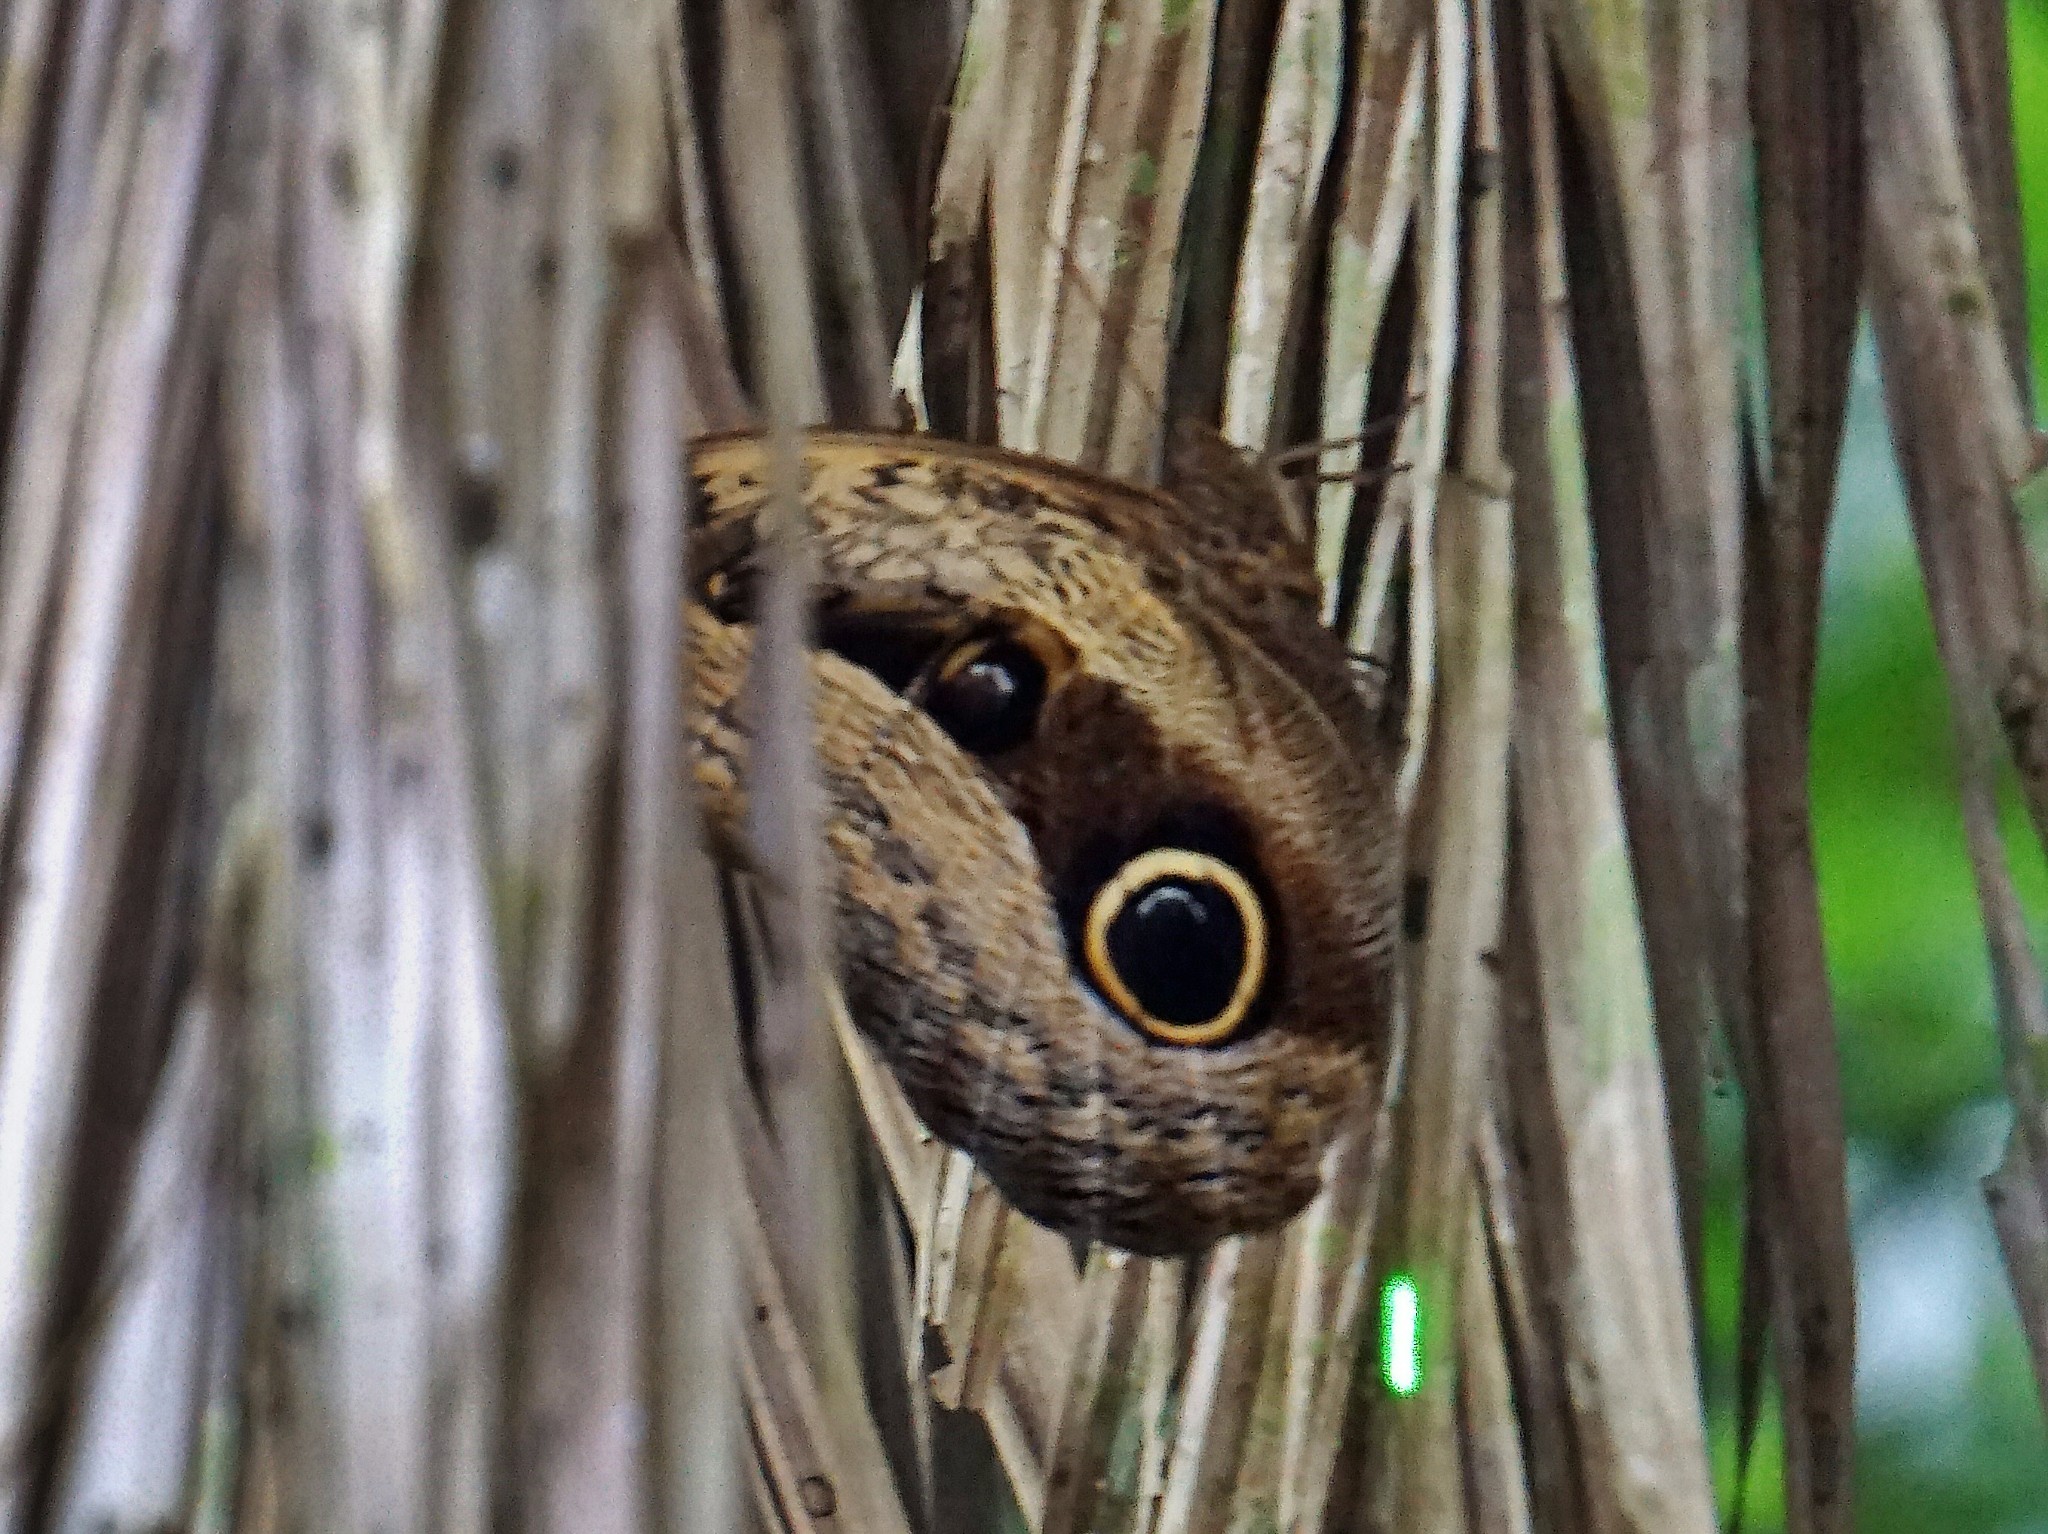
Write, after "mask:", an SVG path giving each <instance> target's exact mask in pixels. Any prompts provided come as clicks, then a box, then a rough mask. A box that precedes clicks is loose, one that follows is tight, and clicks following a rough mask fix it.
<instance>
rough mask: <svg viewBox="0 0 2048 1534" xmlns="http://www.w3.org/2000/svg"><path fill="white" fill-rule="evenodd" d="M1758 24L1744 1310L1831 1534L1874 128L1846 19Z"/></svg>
mask: <svg viewBox="0 0 2048 1534" xmlns="http://www.w3.org/2000/svg"><path fill="white" fill-rule="evenodd" d="M1751 27H1752V36H1751V48H1750V54H1751V60H1750V69H1751V74H1750V86H1751V111H1752V117H1753V119H1754V124H1755V131H1756V138H1757V154H1758V176H1759V184H1760V186H1761V187H1762V188H1763V189H1764V190H1763V193H1762V196H1761V198H1760V223H1761V227H1760V236H1761V244H1762V271H1763V272H1764V274H1765V279H1764V321H1765V331H1766V346H1767V353H1768V357H1769V373H1770V424H1771V452H1770V469H1769V476H1770V480H1769V484H1768V486H1764V485H1758V486H1756V487H1755V489H1754V491H1753V494H1752V500H1753V504H1752V506H1751V517H1750V521H1749V524H1748V527H1747V528H1746V555H1747V569H1746V571H1745V576H1746V579H1745V581H1744V588H1743V589H1744V593H1745V598H1746V606H1745V611H1744V613H1743V634H1742V646H1743V655H1742V661H1743V686H1744V691H1745V697H1746V701H1747V708H1746V710H1745V714H1744V719H1745V725H1744V742H1743V745H1744V771H1743V776H1744V782H1745V789H1746V793H1747V804H1746V806H1745V811H1746V816H1747V821H1748V864H1749V869H1748V919H1749V934H1750V964H1751V971H1750V977H1751V980H1750V983H1751V987H1752V990H1751V996H1750V1003H1749V1006H1748V1007H1747V1009H1746V1011H1745V1014H1744V1015H1743V1016H1742V1017H1740V1018H1738V1019H1737V1022H1738V1023H1746V1024H1747V1028H1746V1029H1743V1028H1740V1027H1738V1029H1737V1032H1736V1038H1735V1045H1736V1053H1737V1058H1738V1061H1739V1063H1740V1065H1741V1068H1742V1074H1743V1081H1744V1086H1745V1089H1746V1101H1747V1107H1748V1113H1747V1118H1746V1125H1747V1130H1748V1138H1749V1156H1748V1161H1749V1167H1750V1176H1751V1194H1750V1207H1751V1210H1752V1224H1753V1225H1755V1224H1757V1223H1760V1224H1761V1228H1762V1232H1763V1235H1764V1239H1765V1243H1766V1251H1765V1253H1764V1254H1763V1256H1764V1260H1765V1263H1766V1271H1767V1273H1768V1282H1767V1293H1766V1294H1765V1295H1763V1296H1758V1295H1754V1294H1753V1293H1751V1292H1750V1290H1749V1287H1748V1285H1746V1284H1745V1291H1744V1296H1743V1304H1744V1306H1745V1307H1756V1306H1759V1305H1761V1304H1764V1303H1768V1306H1769V1313H1770V1317H1771V1322H1772V1329H1773V1332H1774V1333H1775V1336H1776V1339H1777V1343H1778V1346H1777V1370H1776V1374H1777V1380H1778V1385H1779V1389H1780V1390H1781V1391H1782V1392H1783V1408H1782V1412H1781V1416H1782V1420H1783V1424H1784V1432H1785V1497H1786V1518H1787V1526H1788V1528H1790V1529H1792V1530H1795V1531H1818V1534H1829V1531H1841V1530H1846V1529H1847V1528H1848V1526H1849V1519H1850V1516H1851V1501H1850V1496H1849V1477H1850V1469H1851V1460H1852V1452H1851V1451H1852V1447H1853V1438H1852V1432H1851V1427H1852V1424H1851V1417H1852V1413H1853V1409H1854V1402H1853V1384H1854V1358H1855V1304H1856V1295H1855V1275H1854V1255H1853V1252H1852V1250H1851V1247H1850V1243H1849V1209H1848V1194H1847V1189H1846V1186H1845V1178H1846V1175H1847V1172H1846V1167H1845V1165H1844V1160H1843V1144H1844V1139H1843V1135H1844V1129H1843V1123H1842V1106H1841V1091H1840V1086H1839V1082H1838V1068H1837V1065H1836V1042H1835V1030H1834V1019H1833V1015H1832V1012H1831V1009H1830V1006H1829V1001H1828V985H1827V969H1826V954H1825V952H1824V948H1823V941H1822V932H1821V921H1820V892H1819V888H1818V886H1817V883H1816V878H1815V872H1814V866H1813V849H1812V832H1811V825H1810V817H1809V812H1808V779H1809V753H1808V748H1807V741H1808V738H1809V736H1810V734H1811V727H1812V703H1813V678H1814V663H1815V655H1816V650H1817V645H1818V630H1819V620H1820V589H1821V566H1822V561H1823V558H1824V556H1825V553H1826V547H1827V527H1828V514H1829V511H1830V509H1831V507H1832V505H1833V501H1834V491H1835V464H1836V459H1837V456H1838V453H1839V449H1840V442H1841V423H1842V414H1843V408H1844V405H1845V402H1846V400H1847V396H1848V386H1849V361H1850V354H1851V350H1852V348H1853V346H1854V343H1855V334H1856V313H1857V307H1858V297H1859V283H1858V280H1857V277H1858V273H1859V272H1860V271H1861V267H1862V261H1861V244H1862V241H1861V225H1862V186H1863V177H1862V168H1863V166H1862V159H1863V157H1862V125H1861V123H1860V122H1859V121H1858V116H1857V114H1858V101H1857V97H1858V85H1859V82H1858V78H1857V57H1856V38H1855V34H1854V28H1853V22H1852V14H1851V12H1850V11H1849V9H1848V8H1846V7H1841V6H1831V5H1827V4H1820V3H1812V0H1784V3H1781V4H1775V5H1768V6H1761V7H1757V8H1754V9H1753V10H1752V12H1751ZM1795 60H1797V61H1799V62H1798V63H1797V64H1796V65H1795V64H1794V63H1793V61H1795ZM1758 1217H1760V1221H1759V1219H1758ZM1742 1396H1743V1397H1744V1399H1746V1400H1754V1398H1755V1382H1754V1381H1745V1382H1744V1383H1743V1386H1742ZM1749 1430H1750V1424H1748V1423H1742V1424H1740V1425H1739V1426H1738V1433H1739V1435H1741V1436H1742V1437H1743V1438H1744V1439H1745V1445H1744V1449H1743V1452H1742V1454H1741V1456H1740V1457H1741V1458H1742V1459H1743V1460H1744V1461H1745V1462H1746V1459H1747V1447H1746V1439H1747V1437H1748V1434H1749Z"/></svg>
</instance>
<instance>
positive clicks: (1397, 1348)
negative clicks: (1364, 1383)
mask: <svg viewBox="0 0 2048 1534" xmlns="http://www.w3.org/2000/svg"><path fill="white" fill-rule="evenodd" d="M1380 1374H1381V1376H1382V1377H1383V1378H1384V1379H1385V1380H1386V1382H1387V1389H1389V1390H1391V1391H1393V1393H1394V1394H1395V1395H1397V1396H1412V1395H1414V1394H1415V1392H1416V1391H1418V1390H1420V1389H1421V1388H1422V1295H1421V1293H1420V1292H1419V1291H1418V1290H1417V1289H1416V1287H1415V1280H1414V1279H1412V1278H1410V1277H1409V1276H1408V1275H1407V1274H1406V1273H1396V1274H1395V1275H1394V1276H1393V1277H1392V1278H1390V1279H1388V1280H1387V1281H1386V1284H1385V1285H1384V1286H1383V1287H1382V1288H1381V1289H1380Z"/></svg>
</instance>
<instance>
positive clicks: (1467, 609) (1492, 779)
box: [1367, 477, 1513, 1529]
mask: <svg viewBox="0 0 2048 1534" xmlns="http://www.w3.org/2000/svg"><path fill="white" fill-rule="evenodd" d="M1445 491H1446V494H1445V502H1444V505H1443V507H1442V508H1441V515H1440V519H1439V524H1438V525H1439V528H1440V535H1439V548H1438V554H1439V564H1438V567H1437V568H1438V580H1439V581H1440V583H1441V584H1440V586H1439V600H1440V602H1441V603H1442V604H1443V621H1442V628H1441V630H1440V634H1441V640H1440V645H1441V648H1440V650H1439V652H1438V653H1439V657H1440V666H1441V676H1442V686H1443V691H1442V695H1441V705H1440V710H1439V712H1438V715H1437V721H1438V722H1437V729H1438V731H1439V734H1438V739H1437V749H1436V752H1435V753H1434V761H1433V765H1432V771H1433V772H1434V773H1436V774H1438V775H1439V783H1438V785H1437V786H1436V788H1435V790H1434V792H1433V794H1432V797H1431V801H1430V802H1431V803H1432V804H1433V805H1434V806H1437V807H1438V808H1439V810H1441V807H1443V806H1448V805H1455V806H1457V813H1456V814H1455V815H1448V814H1440V815H1439V816H1438V817H1436V818H1434V819H1433V821H1432V822H1430V823H1428V824H1427V830H1426V833H1425V836H1424V839H1422V840H1421V841H1420V842H1419V846H1418V853H1417V864H1418V866H1419V867H1421V868H1424V869H1426V870H1427V871H1428V878H1429V889H1430V914H1429V930H1428V932H1427V933H1426V934H1425V936H1424V939H1423V944H1422V950H1421V953H1420V954H1419V955H1418V960H1417V969H1418V978H1417V981H1416V1004H1415V1006H1416V1012H1415V1016H1416V1022H1415V1033H1414V1042H1413V1045H1412V1046H1411V1047H1412V1049H1413V1051H1414V1053H1413V1056H1412V1058H1411V1060H1410V1062H1409V1065H1408V1077H1407V1090H1408V1101H1407V1104H1406V1113H1407V1115H1408V1122H1407V1124H1406V1125H1405V1126H1404V1129H1405V1135H1406V1139H1405V1142H1404V1143H1405V1145H1406V1148H1407V1149H1406V1157H1405V1163H1404V1165H1403V1167H1402V1177H1403V1181H1402V1184H1401V1185H1400V1192H1401V1194H1402V1200H1401V1203H1400V1204H1399V1205H1398V1206H1397V1209H1398V1214H1397V1216H1396V1220H1397V1223H1396V1226H1395V1235H1394V1238H1393V1244H1392V1247H1391V1249H1390V1252H1389V1258H1388V1260H1389V1262H1390V1264H1391V1265H1392V1266H1393V1267H1394V1268H1398V1269H1399V1270H1400V1271H1404V1272H1407V1273H1410V1274H1412V1275H1413V1277H1414V1279H1415V1283H1416V1286H1417V1289H1418V1291H1419V1292H1420V1295H1421V1297H1422V1309H1423V1311H1424V1313H1425V1314H1434V1315H1437V1316H1440V1317H1442V1316H1452V1315H1455V1314H1456V1313H1457V1310H1456V1304H1457V1301H1456V1296H1457V1293H1458V1285H1459V1283H1460V1281H1461V1273H1460V1269H1461V1266H1462V1259H1463V1257H1464V1255H1465V1249H1466V1240H1467V1233H1466V1222H1467V1220H1468V1219H1469V1214H1468V1210H1469V1206H1470V1203H1471V1178H1470V1172H1471V1146H1472V1143H1473V1136H1474V1133H1475V1132H1476V1131H1477V1129H1478V1126H1479V1122H1480V1097H1481V1094H1482V1093H1483V1091H1484V1089H1485V1082H1486V1070H1485V1066H1486V1062H1487V1060H1488V1059H1489V1057H1490V1055H1491V1053H1492V1049H1493V1039H1494V1028H1495V1024H1496V1013H1497V1010H1498V987H1497V982H1496V979H1495V977H1494V974H1493V970H1492V965H1493V964H1494V962H1495V960H1494V958H1493V957H1492V955H1493V952H1494V949H1495V948H1496V946H1497V945H1498V943H1499V941H1500V913H1501V893H1502V882H1503V878H1504V873H1505V869H1504V859H1505V855H1506V818H1507V817H1506V796H1507V741H1508V722H1509V716H1510V713H1511V710H1512V701H1513V651H1512V601H1513V586H1512V565H1511V554H1510V550H1509V544H1508V507H1507V502H1506V499H1505V498H1504V497H1502V496H1500V495H1498V494H1490V493H1487V492H1485V491H1483V490H1479V489H1477V488H1476V487H1474V486H1472V485H1471V484H1470V483H1469V482H1467V481H1466V480H1464V479H1463V478H1461V477H1460V478H1452V479H1448V480H1446V481H1445ZM1418 829H1421V828H1418ZM1452 1335H1453V1334H1452V1333H1450V1332H1449V1331H1448V1329H1446V1328H1444V1327H1442V1326H1438V1327H1435V1328H1430V1327H1425V1328H1424V1330H1423V1333H1422V1336H1421V1342H1420V1346H1421V1349H1422V1370H1423V1385H1422V1389H1421V1391H1420V1393H1419V1394H1418V1395H1417V1396H1416V1397H1415V1398H1413V1399H1411V1400H1407V1401H1403V1402H1401V1403H1399V1404H1398V1406H1396V1407H1394V1408H1390V1409H1389V1411H1388V1412H1387V1413H1386V1416H1385V1418H1384V1419H1379V1425H1377V1426H1376V1431H1384V1432H1385V1433H1386V1434H1387V1435H1388V1436H1387V1438H1386V1440H1385V1446H1384V1448H1383V1450H1382V1451H1381V1453H1380V1454H1379V1455H1377V1456H1376V1457H1375V1460H1374V1465H1375V1476H1374V1485H1373V1489H1372V1493H1371V1495H1372V1502H1371V1505H1370V1507H1369V1509H1368V1516H1367V1526H1368V1527H1370V1528H1374V1529H1408V1528H1432V1529H1433V1528H1455V1527H1457V1523H1456V1522H1454V1521H1453V1520H1454V1519H1456V1518H1457V1517H1458V1508H1459V1507H1460V1506H1461V1503H1462V1491H1461V1489H1460V1486H1459V1483H1458V1466H1457V1460H1456V1452H1455V1445H1454V1442H1453V1437H1454V1435H1453V1419H1454V1413H1453V1410H1452V1405H1453V1400H1454V1382H1455V1379H1456V1372H1457V1371H1456V1369H1455V1367H1454V1356H1455V1355H1454V1352H1453V1349H1452V1347H1451V1345H1450V1344H1451V1338H1452Z"/></svg>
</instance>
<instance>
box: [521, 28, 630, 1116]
mask: <svg viewBox="0 0 2048 1534" xmlns="http://www.w3.org/2000/svg"><path fill="white" fill-rule="evenodd" d="M557 52H558V59H557V67H556V69H555V71H554V83H555V85H556V89H557V93H558V97H557V108H558V121H557V132H556V140H555V143H554V144H553V145H552V146H551V147H552V148H553V150H554V156H555V165H554V169H555V174H556V181H557V189H556V194H555V199H554V204H555V206H554V227H553V228H552V229H551V230H549V231H548V235H549V245H550V248H551V249H552V250H553V251H554V252H555V253H556V254H555V260H556V268H557V273H558V276H557V281H556V286H555V291H554V293H553V295H552V300H553V301H552V303H551V305H550V306H549V307H548V309H547V310H545V311H544V313H545V317H546V319H547V321H548V322H549V324H550V326H551V333H550V335H549V337H548V340H549V345H548V349H547V354H546V356H545V358H542V357H539V356H536V357H534V358H533V359H531V361H532V362H533V363H534V364H535V365H536V370H537V371H539V372H540V373H541V374H542V388H543V391H544V392H543V393H542V397H541V401H540V405H541V409H542V411H543V416H542V419H541V421H540V422H539V423H538V432H537V435H538V438H539V462H538V463H537V464H535V465H533V466H532V467H533V472H532V477H531V480H530V481H529V483H528V485H527V486H526V487H525V488H527V490H528V498H527V504H525V505H523V506H522V507H521V518H520V522H521V526H520V533H521V534H523V537H522V539H521V541H522V542H523V543H524V545H525V548H524V551H523V552H525V554H526V556H527V558H528V559H529V560H531V562H532V563H531V573H532V574H533V576H534V577H536V580H535V586H534V595H535V598H536V600H537V602H538V606H539V610H538V612H537V613H535V615H534V616H535V618H536V619H537V621H538V628H539V635H540V642H539V644H538V645H536V646H533V648H534V649H537V650H538V652H539V653H538V657H537V659H538V669H539V675H538V676H536V677H533V678H532V683H533V692H534V695H535V698H536V700H538V706H536V704H535V703H528V704H527V705H526V710H527V713H526V729H527V731H528V733H527V736H526V739H525V740H524V741H523V742H522V744H523V745H524V746H525V747H526V754H525V755H524V757H523V759H522V760H520V761H519V763H518V768H517V769H515V771H516V772H517V773H518V775H519V776H526V775H528V774H530V775H531V776H530V782H531V784H532V786H531V788H529V789H528V790H527V791H526V792H527V795H528V796H529V802H530V804H531V806H532V809H531V814H532V823H531V833H530V834H531V835H532V837H533V845H532V848H531V856H532V859H533V861H532V863H531V865H530V866H528V867H526V868H524V869H521V870H520V871H521V872H523V873H524V874H525V875H526V877H527V878H529V879H531V880H532V881H533V885H534V889H533V899H534V901H535V903H536V904H537V906H538V910H537V912H536V915H535V918H534V930H533V932H532V942H533V950H532V952H531V954H530V955H529V956H528V958H529V962H530V965H531V969H530V973H529V977H528V979H529V985H530V987H531V996H530V1000H529V1003H528V1005H529V1009H530V1010H529V1015H528V1017H527V1019H526V1023H527V1027H528V1030H529V1033H530V1039H529V1043H530V1046H531V1047H532V1048H533V1050H534V1052H535V1055H536V1064H537V1066H538V1067H539V1069H540V1071H541V1072H542V1074H543V1075H545V1073H546V1072H547V1069H548V1067H549V1066H550V1065H551V1064H552V1063H554V1062H555V1061H556V1060H557V1059H558V1058H559V1056H560V1053H561V1051H562V1050H563V1049H565V1048H566V1047H567V1046H568V1042H569V1039H570V1037H571V1034H572V1031H573V1029H574V1026H575V1023H576V1021H577V1018H578V1015H579V1011H580V1009H581V1008H582V1006H583V1004H584V1001H585V998H586V997H587V995H588V993H589V988H590V971H591V967H592V966H591V956H590V954H589V953H588V951H587V945H588V943H589V941H590V936H591V924H590V921H589V907H590V902H591V897H592V892H593V890H594V889H595V887H596V881H597V877H598V874H597V870H596V868H595V867H594V866H593V865H594V862H595V859H594V854H593V849H594V847H595V846H596V844H597V840H598V838H597V817H598V796H599V793H600V791H601V786H602V785H601V773H602V770H603V761H604V757H605V753H606V749H607V743H608V741H609V740H610V738H611V733H612V731H611V720H610V718H609V717H608V715H609V712H610V706H611V700H610V698H609V696H608V689H607V686H606V680H605V675H604V672H605V667H606V665H607V661H608V653H609V652H608V641H609V637H610V636H608V635H607V633H606V621H605V609H604V598H603V595H602V592H601V589H600V587H601V580H602V577H601V574H600V571H599V569H598V555H597V541H598V537H599V530H598V521H599V517H598V508H599V507H600V505H601V504H602V495H601V492H600V488H599V487H600V476H599V464H598V455H599V451H600V448H599V439H600V432H601V425H600V422H599V419H598V413H597V401H598V396H599V393H600V390H601V375H602V372H603V367H604V357H603V351H604V347H605V344H606V342H607V340H608V339H609V335H608V331H607V321H608V320H609V319H610V317H611V306H612V304H613V301H614V299H613V292H612V289H613V284H614V282H615V280H616V274H615V273H614V271H613V270H612V266H611V262H610V259H609V252H608V251H607V249H606V246H605V233H606V229H605V225H606V218H605V214H606V212H607V209H606V207H605V205H604V202H603V200H602V193H603V191H604V185H603V177H602V174H601V172H602V169H603V165H604V158H603V156H604V151H605V146H606V144H607V142H608V141H609V140H615V139H616V138H618V137H621V136H623V125H615V124H613V123H612V122H611V121H610V120H609V119H610V113H611V108H610V105H609V103H610V101H611V100H612V98H613V96H614V94H615V92H614V91H613V89H612V87H613V85H614V83H615V82H614V81H613V80H612V79H610V78H609V77H607V76H606V75H605V74H604V73H603V72H602V69H601V65H602V64H603V62H604V61H603V59H601V58H600V57H599V56H598V54H597V49H596V45H595V39H594V38H593V36H592V35H591V29H589V28H588V27H584V28H576V27H574V25H573V24H572V25H571V27H570V28H569V30H568V35H567V36H566V37H564V38H563V39H562V40H561V41H560V42H559V43H558V45H557ZM644 62H645V61H643V64H644ZM515 866H517V865H515Z"/></svg>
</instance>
